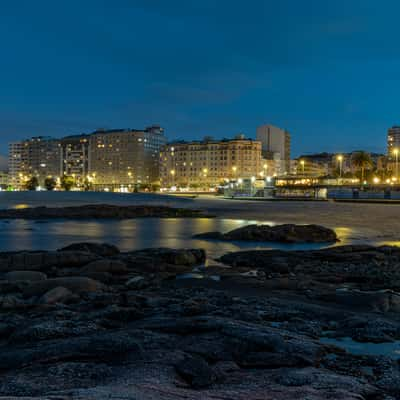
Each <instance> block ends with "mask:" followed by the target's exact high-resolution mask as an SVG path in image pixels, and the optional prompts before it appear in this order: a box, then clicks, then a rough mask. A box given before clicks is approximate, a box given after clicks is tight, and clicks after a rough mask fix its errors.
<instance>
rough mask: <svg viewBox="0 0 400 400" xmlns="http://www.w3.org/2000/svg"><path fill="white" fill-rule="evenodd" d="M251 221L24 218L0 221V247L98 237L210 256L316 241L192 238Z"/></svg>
mask: <svg viewBox="0 0 400 400" xmlns="http://www.w3.org/2000/svg"><path fill="white" fill-rule="evenodd" d="M252 223H271V222H268V221H248V220H233V219H209V218H196V219H192V218H188V219H186V218H183V219H182V218H179V219H175V218H170V219H158V218H146V219H131V220H122V221H120V220H110V221H108V220H101V221H94V220H90V221H71V220H57V221H54V220H53V221H47V222H35V221H25V220H10V221H0V250H1V251H5V250H21V249H27V250H39V249H46V250H51V249H57V248H60V247H63V246H66V245H68V244H70V243H73V242H81V241H101V242H107V243H112V244H115V245H117V246H118V247H119V248H120V249H121V250H123V251H128V250H134V249H142V248H146V247H173V248H185V247H194V248H200V247H201V248H204V249H206V250H207V253H208V254H209V256H210V257H211V258H213V257H217V256H220V255H222V254H224V253H227V252H228V251H237V250H240V249H262V248H264V249H265V248H284V249H300V248H301V249H305V248H316V247H320V246H319V245H317V246H316V245H308V244H306V245H279V244H276V243H274V244H272V243H270V244H268V243H266V244H260V243H256V242H254V243H252V242H249V243H243V242H233V243H232V242H229V243H228V242H218V241H207V240H197V239H196V240H195V239H192V235H194V234H196V233H202V232H207V231H222V232H225V231H229V230H232V229H235V228H238V227H240V226H244V225H248V224H252Z"/></svg>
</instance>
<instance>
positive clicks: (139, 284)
mask: <svg viewBox="0 0 400 400" xmlns="http://www.w3.org/2000/svg"><path fill="white" fill-rule="evenodd" d="M125 285H126V286H127V287H128V288H129V289H133V290H140V289H144V288H146V287H148V286H149V285H150V282H148V281H147V279H146V278H145V277H143V276H134V277H133V278H131V279H129V280H128V281H127V282H126V283H125Z"/></svg>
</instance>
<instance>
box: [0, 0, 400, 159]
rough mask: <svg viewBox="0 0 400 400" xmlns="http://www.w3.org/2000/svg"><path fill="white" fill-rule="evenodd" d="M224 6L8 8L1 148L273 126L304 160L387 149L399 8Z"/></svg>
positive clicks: (43, 4)
mask: <svg viewBox="0 0 400 400" xmlns="http://www.w3.org/2000/svg"><path fill="white" fill-rule="evenodd" d="M214 3H215V2H211V1H203V2H201V3H200V2H182V1H170V2H168V4H166V3H165V2H163V1H153V2H151V3H150V2H147V1H132V2H126V1H123V0H120V1H116V2H113V3H111V2H107V1H96V2H95V1H87V2H85V4H81V3H78V2H77V1H70V2H59V3H58V4H57V6H55V5H54V4H53V3H52V2H50V1H46V0H42V1H39V2H35V4H33V3H30V2H28V1H25V2H22V5H21V4H19V5H18V7H17V5H13V4H11V3H9V4H7V5H4V6H3V9H2V15H1V16H0V32H1V33H2V35H1V37H2V38H3V39H2V49H3V59H4V62H3V65H2V72H3V73H2V74H1V75H0V84H1V86H2V93H1V94H0V101H1V102H2V108H1V111H0V123H1V129H0V154H3V155H5V154H6V151H7V143H8V142H10V141H12V140H22V139H25V138H27V137H32V136H41V135H43V136H47V135H49V136H53V137H56V138H57V137H62V136H66V135H70V134H79V133H82V132H91V131H93V130H96V129H97V128H100V127H104V128H114V127H115V128H125V127H136V126H138V127H140V126H147V125H150V124H159V125H161V126H163V127H165V128H166V134H167V136H168V139H170V140H171V139H180V138H181V139H185V140H191V139H201V138H202V137H203V136H205V135H211V136H214V137H215V138H222V137H231V136H233V135H235V134H237V133H240V132H242V133H244V134H245V135H246V136H248V137H252V138H255V132H256V128H257V126H259V125H262V124H273V125H276V126H279V127H282V128H284V129H287V130H288V131H290V132H291V133H292V135H293V153H294V155H300V154H302V153H310V152H319V151H324V150H326V151H331V152H345V151H351V150H353V149H356V148H364V149H365V150H368V151H373V152H384V151H385V147H386V142H385V133H386V130H387V128H388V127H390V126H392V125H396V124H398V122H399V120H400V115H399V113H398V110H397V108H396V102H395V101H393V100H394V99H395V98H396V93H397V92H398V89H399V83H398V80H397V71H398V69H399V66H400V60H398V57H397V55H396V54H397V53H398V52H397V47H398V41H397V36H398V34H397V32H396V30H395V26H396V23H394V22H397V21H396V20H395V16H396V15H397V11H400V5H398V4H396V2H394V1H390V0H388V1H386V2H385V4H386V6H387V7H382V8H377V7H376V4H375V2H373V1H364V2H357V1H352V2H345V1H338V2H335V4H322V3H320V2H317V1H311V0H309V1H305V2H301V4H299V2H294V1H290V0H286V1H283V2H281V3H279V4H276V3H274V2H270V1H257V0H254V1H253V2H252V6H251V7H246V8H242V7H241V6H240V4H239V3H235V2H233V3H232V2H226V1H220V2H218V5H217V6H215V4H214ZM389 11H390V12H389ZM271 15H273V18H271ZM132 21H133V22H132ZM72 22H73V23H72ZM72 27H73V29H72ZM150 27H151V29H150ZM372 93H373V96H372V95H371V94H372Z"/></svg>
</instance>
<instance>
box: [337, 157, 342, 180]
mask: <svg viewBox="0 0 400 400" xmlns="http://www.w3.org/2000/svg"><path fill="white" fill-rule="evenodd" d="M337 160H338V161H339V178H340V179H341V178H342V171H343V156H342V155H338V156H337Z"/></svg>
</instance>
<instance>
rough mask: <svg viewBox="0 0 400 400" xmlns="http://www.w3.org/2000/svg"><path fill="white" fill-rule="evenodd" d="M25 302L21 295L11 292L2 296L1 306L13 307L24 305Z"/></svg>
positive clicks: (5, 307) (0, 299)
mask: <svg viewBox="0 0 400 400" xmlns="http://www.w3.org/2000/svg"><path fill="white" fill-rule="evenodd" d="M24 305H25V302H24V301H23V300H22V299H21V298H20V297H19V296H15V295H11V294H7V295H5V296H1V297H0V308H3V309H13V308H18V307H23V306H24Z"/></svg>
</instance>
